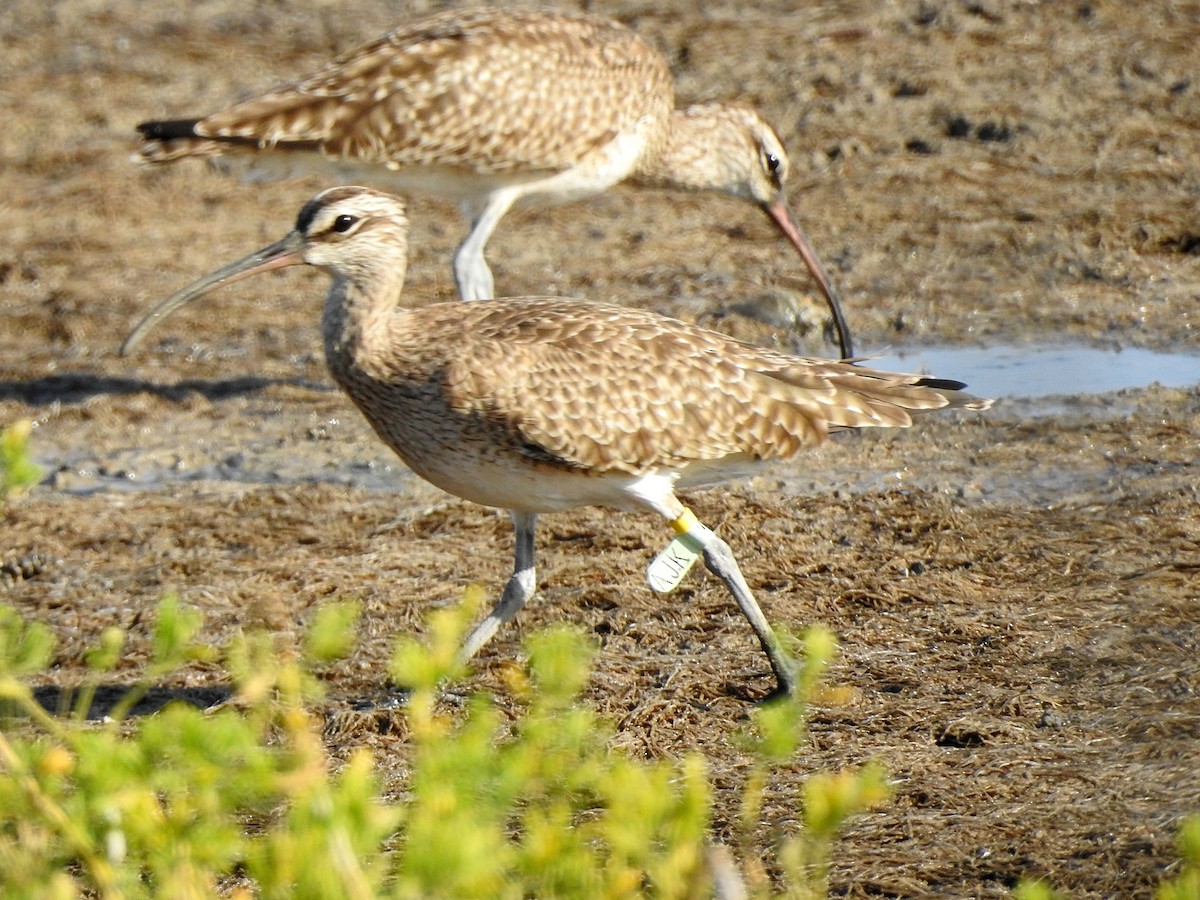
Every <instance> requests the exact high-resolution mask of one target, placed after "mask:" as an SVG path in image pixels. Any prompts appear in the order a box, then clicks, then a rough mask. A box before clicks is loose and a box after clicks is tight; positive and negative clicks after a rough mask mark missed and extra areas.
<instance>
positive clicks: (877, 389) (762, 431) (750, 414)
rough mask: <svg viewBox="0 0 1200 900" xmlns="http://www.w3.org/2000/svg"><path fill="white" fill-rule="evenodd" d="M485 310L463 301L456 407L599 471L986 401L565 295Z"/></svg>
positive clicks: (783, 447)
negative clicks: (566, 297) (785, 353)
mask: <svg viewBox="0 0 1200 900" xmlns="http://www.w3.org/2000/svg"><path fill="white" fill-rule="evenodd" d="M487 307H488V308H487V309H486V310H485V309H483V308H482V307H475V306H469V307H466V308H465V309H467V310H469V313H468V314H467V316H466V318H467V320H466V321H464V322H463V347H462V348H461V349H460V352H456V354H455V360H454V364H453V366H452V369H451V372H450V377H449V378H448V379H447V385H448V389H449V390H450V391H451V392H452V393H453V395H454V397H453V400H452V403H453V404H454V405H455V406H457V407H458V408H460V409H466V408H470V409H471V410H472V411H473V412H475V413H476V414H480V415H481V416H483V417H485V418H486V419H487V420H488V421H491V422H494V423H496V426H497V427H498V428H500V429H501V430H503V431H504V432H505V433H506V438H505V442H506V443H507V444H508V446H509V447H510V448H514V449H517V450H520V451H521V452H525V453H526V454H527V455H529V456H530V457H533V458H538V459H543V460H545V459H554V460H558V461H561V462H562V464H564V465H568V466H578V467H581V468H587V469H590V470H593V471H596V472H606V471H622V472H629V473H631V474H642V473H645V472H647V471H649V470H651V469H654V468H658V467H668V468H686V467H687V466H689V465H691V464H694V463H702V462H706V461H715V460H723V459H729V458H742V459H771V458H785V457H788V456H791V455H794V454H795V453H797V452H799V451H800V450H801V449H803V448H805V447H810V446H814V445H816V444H818V443H820V442H821V441H823V440H824V439H825V437H826V436H827V434H828V433H829V431H830V430H834V429H838V428H848V427H867V426H875V425H891V426H903V425H907V424H909V423H910V421H911V419H910V416H909V411H910V410H913V411H915V410H923V409H938V408H942V407H945V406H947V405H952V404H953V405H970V403H971V401H973V400H974V398H971V397H969V395H965V394H962V395H958V396H957V397H956V396H954V395H955V394H956V393H957V392H955V391H953V390H947V389H946V387H945V386H943V387H942V388H941V389H936V388H933V387H928V386H922V385H921V383H920V382H921V381H923V379H920V378H919V377H918V376H896V375H891V374H888V373H880V372H875V371H873V370H869V369H863V370H860V369H857V368H856V367H854V366H851V365H848V364H844V363H830V362H823V361H817V360H806V359H802V358H799V357H792V356H786V355H783V354H779V353H774V352H771V351H768V350H762V349H759V348H755V347H752V346H750V345H746V344H742V343H740V342H738V341H735V340H733V339H732V338H729V337H726V336H724V335H721V334H717V333H715V332H711V331H707V330H705V329H701V328H698V327H695V326H691V325H687V324H685V323H682V322H678V321H676V320H673V319H664V318H662V317H660V316H655V315H653V314H651V313H647V312H644V311H641V310H636V309H628V308H625V307H615V306H603V305H598V304H584V303H581V302H579V301H572V300H557V299H523V300H505V301H502V303H498V304H487ZM601 350H602V352H601ZM945 384H946V383H943V385H945Z"/></svg>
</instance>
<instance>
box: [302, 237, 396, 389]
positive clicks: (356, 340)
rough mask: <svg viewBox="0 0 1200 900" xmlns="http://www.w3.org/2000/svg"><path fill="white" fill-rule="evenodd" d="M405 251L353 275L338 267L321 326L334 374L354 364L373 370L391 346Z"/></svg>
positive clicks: (360, 367)
mask: <svg viewBox="0 0 1200 900" xmlns="http://www.w3.org/2000/svg"><path fill="white" fill-rule="evenodd" d="M404 271H405V266H404V261H403V257H401V258H400V259H399V260H396V261H393V262H392V264H391V265H377V266H373V267H369V268H364V269H363V270H362V271H359V272H356V273H355V275H354V277H347V276H346V275H344V274H342V273H338V274H337V275H335V277H334V281H333V287H332V288H330V291H329V295H328V296H327V297H326V298H325V312H324V315H323V316H322V318H321V332H322V335H323V336H324V339H325V358H326V360H327V361H328V363H329V367H330V369H331V371H332V372H333V374H334V376H335V377H339V378H340V376H341V374H342V373H345V372H347V371H349V370H350V369H351V368H357V369H365V370H367V371H369V372H370V371H373V370H374V369H376V368H377V366H376V365H375V364H376V363H377V362H379V361H380V360H382V359H384V358H385V357H386V356H387V354H388V352H389V348H391V352H393V353H394V352H395V349H394V347H392V344H393V340H394V339H393V338H392V337H389V335H392V334H393V333H394V329H395V327H396V325H397V322H396V319H397V316H398V315H399V312H398V308H399V304H400V294H401V292H402V291H403V289H404Z"/></svg>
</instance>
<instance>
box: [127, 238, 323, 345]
mask: <svg viewBox="0 0 1200 900" xmlns="http://www.w3.org/2000/svg"><path fill="white" fill-rule="evenodd" d="M303 251H304V246H303V240H302V238H301V237H300V234H299V232H296V231H293V232H291V233H290V234H289V235H287V237H285V238H283V239H282V240H278V241H276V242H275V243H273V244H271V245H270V246H267V247H263V248H262V249H261V250H256V251H255V252H253V253H251V254H250V255H249V256H247V257H244V258H243V259H239V260H238V261H237V262H233V263H230V264H229V265H227V266H222V267H221V268H220V269H217V271H215V272H213V273H212V274H210V275H205V276H204V277H203V278H201V279H200V280H199V281H196V282H193V283H192V284H190V285H188V286H187V287H185V288H184V289H183V290H181V291H176V292H175V293H174V294H172V295H171V296H170V297H168V298H167V299H166V300H164V301H163V302H162V303H160V304H158V306H156V307H154V309H152V310H151V311H150V314H149V315H147V316H146V318H144V319H142V321H141V322H139V323H138V326H137V327H136V328H135V329H133V331H131V332H129V337H127V338H125V342H124V343H123V344H121V355H122V356H128V355H129V354H130V353H132V352H133V349H134V348H135V347H136V346H137V345H138V344H140V343H141V342H142V338H144V337H145V336H146V335H147V334H149V333H150V329H152V328H153V327H154V326H155V325H157V324H158V323H159V322H161V321H162V320H163V319H165V318H166V317H167V316H169V315H171V313H173V312H175V310H177V309H179V308H180V307H181V306H183V305H185V304H187V303H190V302H191V301H193V300H195V299H197V298H198V297H203V296H204V295H205V294H207V293H208V292H209V291H212V290H215V289H216V288H219V287H221V286H222V285H226V284H232V283H233V282H235V281H241V280H242V279H243V278H249V277H250V276H251V275H257V274H258V273H259V272H267V271H269V270H271V269H282V268H283V267H284V266H297V265H301V264H302V263H303V262H304V258H303Z"/></svg>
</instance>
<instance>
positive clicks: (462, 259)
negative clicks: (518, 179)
mask: <svg viewBox="0 0 1200 900" xmlns="http://www.w3.org/2000/svg"><path fill="white" fill-rule="evenodd" d="M516 199H517V197H516V195H515V194H512V193H511V192H507V191H503V192H500V193H497V194H493V195H492V196H491V197H489V198H488V201H487V205H486V206H484V208H483V212H481V213H480V214H479V215H478V216H476V217H474V220H473V221H472V222H471V233H470V234H468V235H467V237H466V240H464V241H463V242H462V243H461V244H460V245H459V247H458V249H457V250H455V251H454V282H455V284H457V285H458V296H459V298H460V299H462V300H491V299H493V298H494V297H495V296H496V287H495V282H494V281H493V279H492V270H491V269H489V268H488V264H487V260H485V259H484V258H483V248H484V247H485V246H487V242H488V238H490V237H491V236H492V232H493V231H495V230H496V226H497V225H498V224H500V219H502V218H503V217H504V214H505V213H506V212H508V210H509V208H510V207H511V206H512V205H513V202H514V201H515V200H516Z"/></svg>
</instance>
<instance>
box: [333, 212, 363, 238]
mask: <svg viewBox="0 0 1200 900" xmlns="http://www.w3.org/2000/svg"><path fill="white" fill-rule="evenodd" d="M357 222H358V218H357V217H356V216H338V217H337V218H336V219H334V220H333V230H334V231H336V232H337V233H338V234H345V233H346V232H347V231H349V230H350V229H351V228H353V227H354V225H355V223H357Z"/></svg>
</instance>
